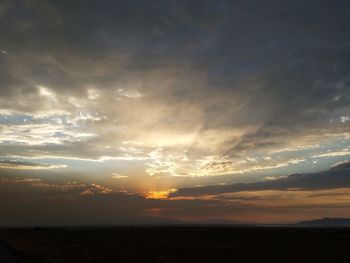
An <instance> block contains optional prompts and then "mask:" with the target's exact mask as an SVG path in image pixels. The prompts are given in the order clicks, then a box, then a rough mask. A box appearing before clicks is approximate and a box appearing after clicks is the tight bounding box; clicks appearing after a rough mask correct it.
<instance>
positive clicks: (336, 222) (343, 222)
mask: <svg viewBox="0 0 350 263" xmlns="http://www.w3.org/2000/svg"><path fill="white" fill-rule="evenodd" d="M297 225H301V226H350V218H331V217H325V218H321V219H315V220H310V221H302V222H299V223H298V224H297Z"/></svg>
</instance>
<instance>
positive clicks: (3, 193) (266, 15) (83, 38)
mask: <svg viewBox="0 0 350 263" xmlns="http://www.w3.org/2000/svg"><path fill="white" fill-rule="evenodd" d="M349 16H350V2H349V1H346V0H334V1H326V0H317V1H316V0H309V1H301V0H300V1H295V0H283V1H277V0H267V1H258V0H256V1H224V0H222V1H185V0H180V1H171V0H164V1H160V0H150V1H142V0H129V1H112V0H106V1H97V0H85V1H84V0H76V1H61V0H50V1H40V0H27V1H25V0H14V1H11V0H3V1H1V2H0V32H1V36H0V131H1V133H0V211H1V217H0V226H19V225H29V226H32V225H91V224H95V225H96V224H97V225H98V224H126V223H131V224H148V223H152V224H157V223H162V222H171V220H182V221H198V220H210V219H215V220H218V219H220V220H232V221H234V222H242V223H293V222H298V221H303V220H310V219H315V218H322V217H350V86H349V85H350V34H349V28H350V19H349ZM162 220H164V221H162ZM167 220H169V221H167Z"/></svg>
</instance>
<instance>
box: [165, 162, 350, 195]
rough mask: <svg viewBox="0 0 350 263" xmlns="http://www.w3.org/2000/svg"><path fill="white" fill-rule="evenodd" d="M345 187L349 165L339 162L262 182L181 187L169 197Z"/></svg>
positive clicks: (348, 183)
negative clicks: (316, 170)
mask: <svg viewBox="0 0 350 263" xmlns="http://www.w3.org/2000/svg"><path fill="white" fill-rule="evenodd" d="M347 187H350V170H349V165H348V164H347V165H342V164H340V165H337V166H335V167H333V168H331V169H330V170H327V171H323V172H319V173H309V174H292V175H289V176H287V177H282V178H277V179H274V180H269V181H263V182H255V183H238V184H232V185H215V186H203V187H196V188H183V189H179V190H178V191H176V192H174V193H171V194H170V197H183V196H201V195H218V194H224V193H237V192H242V191H264V190H288V189H290V190H293V189H294V190H302V191H303V190H306V191H310V190H325V189H336V188H347Z"/></svg>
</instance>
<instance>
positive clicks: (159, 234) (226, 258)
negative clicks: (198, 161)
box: [0, 226, 350, 263]
mask: <svg viewBox="0 0 350 263" xmlns="http://www.w3.org/2000/svg"><path fill="white" fill-rule="evenodd" d="M0 241H1V242H3V243H5V244H6V245H8V246H9V247H11V248H12V249H13V250H14V251H16V252H17V253H18V255H22V256H23V257H25V258H26V259H28V260H30V261H31V262H169V263H171V262H192V263H195V262H201V263H202V262H298V263H299V262H348V260H349V258H350V249H349V247H350V229H346V228H343V229H340V228H296V227H278V228H273V227H208V226H196V227H193V226H188V227H185V226H181V227H179V226H178V227H113V228H112V227H106V228H55V229H54V228H44V229H42V228H35V229H2V230H0ZM2 262H5V261H2ZM10 262H11V261H10Z"/></svg>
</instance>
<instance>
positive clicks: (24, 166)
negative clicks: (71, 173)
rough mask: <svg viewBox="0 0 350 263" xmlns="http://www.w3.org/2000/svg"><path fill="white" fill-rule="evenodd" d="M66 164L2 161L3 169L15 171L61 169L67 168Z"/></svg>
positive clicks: (1, 166) (0, 164) (0, 166)
mask: <svg viewBox="0 0 350 263" xmlns="http://www.w3.org/2000/svg"><path fill="white" fill-rule="evenodd" d="M65 167H66V165H64V164H48V163H37V162H23V161H10V160H3V161H0V168H1V169H15V170H45V169H60V168H65Z"/></svg>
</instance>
